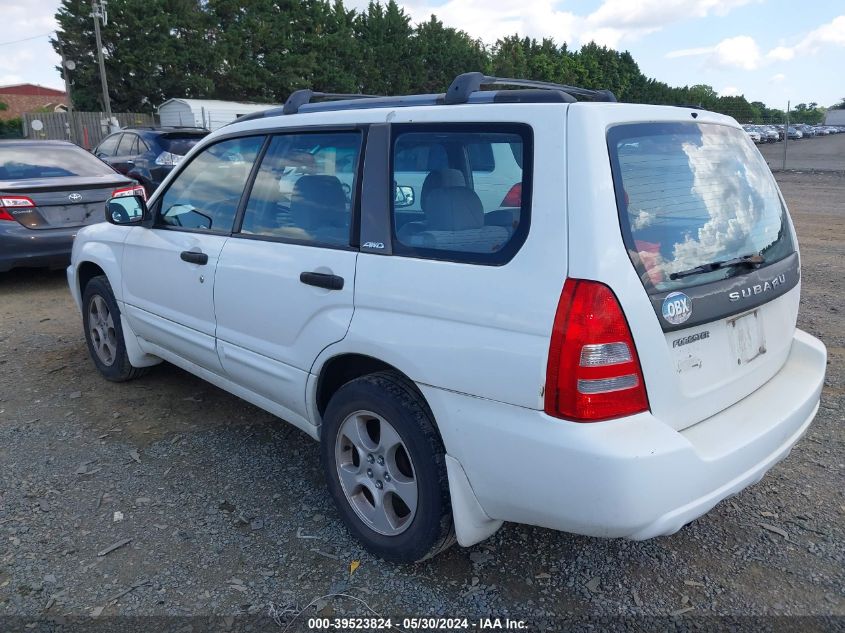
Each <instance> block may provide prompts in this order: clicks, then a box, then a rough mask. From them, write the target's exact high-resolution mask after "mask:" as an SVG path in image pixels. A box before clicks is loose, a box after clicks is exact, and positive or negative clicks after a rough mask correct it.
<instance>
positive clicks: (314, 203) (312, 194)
mask: <svg viewBox="0 0 845 633" xmlns="http://www.w3.org/2000/svg"><path fill="white" fill-rule="evenodd" d="M290 214H291V219H292V220H293V221H294V223H295V224H296V225H297V226H299V227H302V228H304V229H306V230H310V229H315V228H325V227H331V226H334V227H338V226H344V225H345V223H346V219H347V217H346V216H347V215H348V214H347V212H346V194H345V193H344V192H343V185H341V183H340V180H338V178H337V177H336V176H326V175H320V176H301V177H300V178H299V180H297V181H296V184H295V185H294V186H293V192H292V193H291V197H290Z"/></svg>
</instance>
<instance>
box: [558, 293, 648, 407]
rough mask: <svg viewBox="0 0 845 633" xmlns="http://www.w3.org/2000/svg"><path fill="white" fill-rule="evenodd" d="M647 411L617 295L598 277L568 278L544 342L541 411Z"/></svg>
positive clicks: (625, 321)
mask: <svg viewBox="0 0 845 633" xmlns="http://www.w3.org/2000/svg"><path fill="white" fill-rule="evenodd" d="M647 410H648V395H647V394H646V389H645V381H644V380H643V372H642V369H641V368H640V361H639V358H638V357H637V348H636V346H635V345H634V340H633V337H632V336H631V329H630V328H629V327H628V322H627V320H626V319H625V314H624V313H623V312H622V307H621V306H620V305H619V301H618V300H617V299H616V295H614V294H613V291H612V290H611V289H610V288H608V287H607V286H605V285H604V284H602V283H599V282H597V281H585V280H582V279H567V280H566V284H564V287H563V292H562V293H561V296H560V302H559V304H558V307H557V313H556V314H555V320H554V326H553V328H552V340H551V344H550V346H549V362H548V366H547V368H546V391H545V411H546V413H547V414H549V415H551V416H554V417H556V418H564V419H567V420H573V421H576V422H597V421H599V420H608V419H611V418H618V417H622V416H626V415H632V414H634V413H640V412H642V411H647Z"/></svg>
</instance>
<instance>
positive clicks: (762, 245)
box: [607, 119, 800, 429]
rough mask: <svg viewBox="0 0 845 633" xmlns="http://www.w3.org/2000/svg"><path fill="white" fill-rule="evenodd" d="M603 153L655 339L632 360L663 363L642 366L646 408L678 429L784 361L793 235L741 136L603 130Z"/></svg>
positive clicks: (793, 312) (679, 126)
mask: <svg viewBox="0 0 845 633" xmlns="http://www.w3.org/2000/svg"><path fill="white" fill-rule="evenodd" d="M607 148H608V152H609V156H610V164H611V170H612V172H613V183H614V192H615V197H616V206H617V210H618V215H619V225H620V227H621V232H622V239H623V242H624V244H625V247H626V250H627V254H628V256H629V258H630V261H631V264H633V267H634V269H635V271H636V273H637V275H638V276H639V280H640V283H641V285H642V290H643V291H644V292H645V294H646V295H647V297H648V301H649V302H650V304H651V308H652V310H653V319H654V320H656V322H658V323H659V325H660V330H661V332H660V335H659V338H658V337H657V336H655V337H654V338H652V339H651V340H652V341H653V343H654V349H652V350H649V349H640V356H641V358H642V357H646V356H650V357H651V358H652V359H653V358H655V357H657V358H659V359H660V362H661V363H662V364H663V365H666V364H668V367H666V366H661V367H659V369H658V370H656V371H655V370H652V371H651V375H649V367H648V366H647V365H648V364H647V363H645V362H644V363H643V369H644V371H645V380H646V384H647V386H648V391H649V397H650V400H651V401H652V410H653V412H654V413H655V415H658V417H661V418H662V419H665V420H666V421H667V422H669V423H671V424H672V426H674V427H675V428H678V429H680V428H684V427H687V426H690V425H691V424H694V423H696V422H698V421H700V420H702V419H705V418H707V417H709V416H711V415H713V414H715V413H717V412H719V411H721V410H723V409H725V408H727V407H728V406H730V405H732V404H734V403H735V402H737V401H739V400H740V399H742V398H744V397H745V396H747V395H748V394H750V393H752V392H753V391H755V390H756V389H758V388H759V387H760V386H761V385H762V384H764V383H765V382H766V381H767V380H769V379H770V378H771V377H772V376H773V375H774V374H775V373H777V371H778V370H779V369H780V368H781V367H782V366H783V364H784V362H785V361H786V358H787V355H788V354H789V349H790V346H791V343H792V338H793V333H794V330H795V323H796V318H797V313H798V302H799V280H800V269H799V260H798V253H797V249H796V244H795V238H794V233H793V229H792V225H791V222H790V219H789V215H788V213H787V210H786V206H785V205H784V203H783V200H782V198H781V196H780V194H779V191H778V188H777V185H776V184H775V181H774V178H773V177H772V174H771V172H770V171H769V168H768V167H767V165H766V163H765V161H764V160H763V158H762V157H761V155H760V153H759V151H758V150H757V149H756V148H755V147H754V145H753V144H752V142H751V140H750V139H749V138H748V136H747V135H746V134H745V133H744V132H743V130H742V129H740V128H737V127H733V126H730V125H725V124H721V123H717V122H699V121H694V120H691V119H687V120H686V121H668V122H653V121H652V122H642V123H624V124H619V125H612V126H610V127H609V128H608V131H607ZM620 300H621V302H622V304H623V308H624V307H625V303H626V297H620ZM629 318H630V316H629ZM631 326H632V329H634V330H636V329H637V324H636V323H632V324H631ZM652 329H654V328H652ZM635 335H636V331H635ZM658 340H659V341H660V343H659V344H662V345H663V346H665V347H664V349H662V350H660V349H659V344H658ZM639 346H640V343H638V347H639ZM654 352H658V353H657V354H656V355H655V353H654ZM651 364H652V367H654V361H653V360H652V363H651Z"/></svg>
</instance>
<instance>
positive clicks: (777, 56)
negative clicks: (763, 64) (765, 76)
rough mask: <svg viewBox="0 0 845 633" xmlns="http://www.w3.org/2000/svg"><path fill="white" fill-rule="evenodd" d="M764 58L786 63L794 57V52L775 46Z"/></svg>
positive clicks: (784, 47)
mask: <svg viewBox="0 0 845 633" xmlns="http://www.w3.org/2000/svg"><path fill="white" fill-rule="evenodd" d="M766 57H767V58H768V59H770V60H772V61H781V62H786V61H789V60H790V59H792V58H793V57H795V51H794V50H793V49H791V48H787V47H786V46H777V47H775V48H773V49H772V50H770V51H769V52H768V53H767V54H766Z"/></svg>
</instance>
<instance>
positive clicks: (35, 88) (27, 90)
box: [0, 84, 66, 97]
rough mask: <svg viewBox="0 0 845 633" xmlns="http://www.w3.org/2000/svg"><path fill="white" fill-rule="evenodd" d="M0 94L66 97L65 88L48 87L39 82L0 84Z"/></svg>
mask: <svg viewBox="0 0 845 633" xmlns="http://www.w3.org/2000/svg"><path fill="white" fill-rule="evenodd" d="M0 95H26V96H32V97H65V96H66V95H65V92H64V90H56V89H55V88H47V87H46V86H39V85H37V84H11V85H8V86H0Z"/></svg>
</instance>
